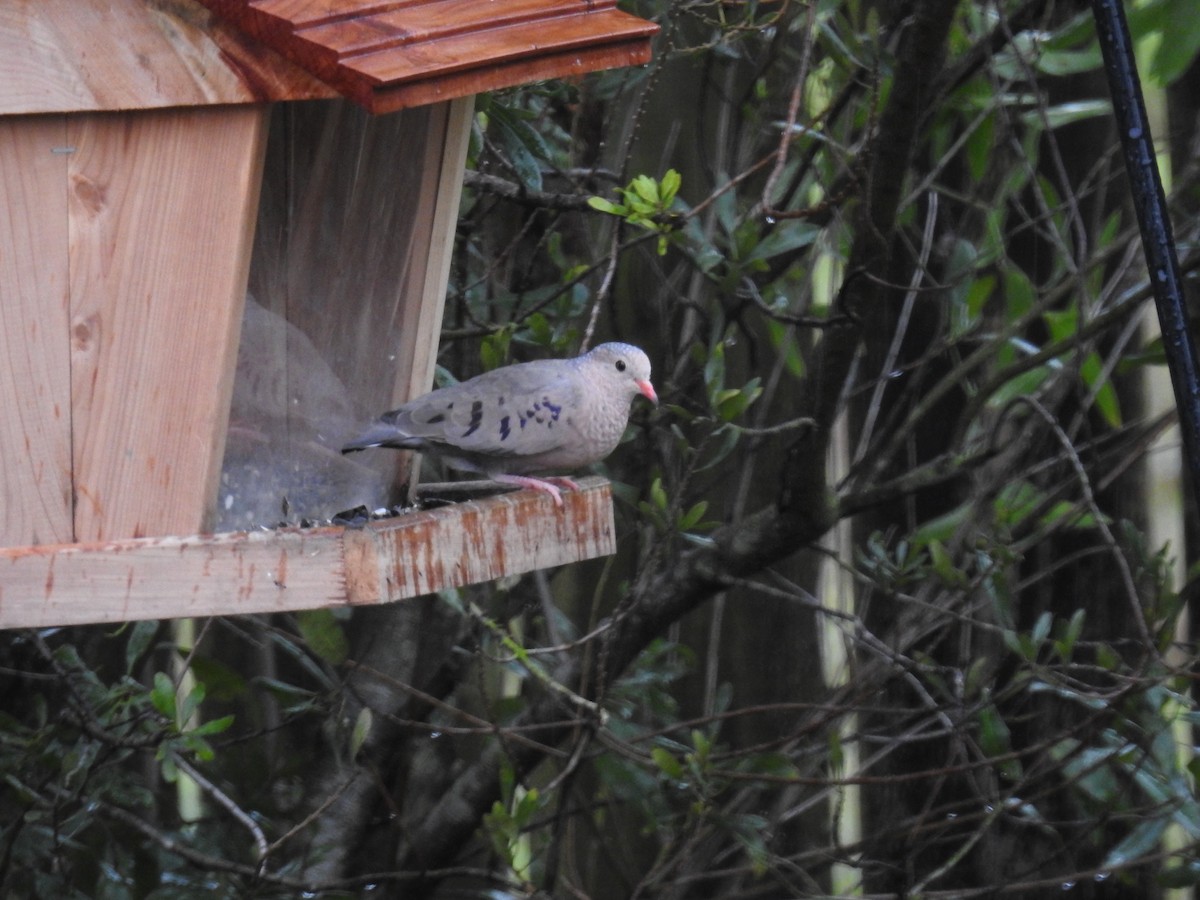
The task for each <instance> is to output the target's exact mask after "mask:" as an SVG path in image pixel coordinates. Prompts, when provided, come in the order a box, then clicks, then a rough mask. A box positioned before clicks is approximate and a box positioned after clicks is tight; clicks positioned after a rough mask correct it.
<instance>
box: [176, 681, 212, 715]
mask: <svg viewBox="0 0 1200 900" xmlns="http://www.w3.org/2000/svg"><path fill="white" fill-rule="evenodd" d="M205 693H206V690H205V687H204V683H203V682H200V681H198V682H196V685H195V687H193V688H192V689H191V690H190V691H188V695H187V696H186V697H184V698H183V705H182V706H180V707H179V720H178V721H179V724H180V725H186V724H187V722H188V721H189V720H190V719H191V718H192V716H193V715H195V714H196V710H197V709H199V708H200V704H201V703H203V702H204V695H205Z"/></svg>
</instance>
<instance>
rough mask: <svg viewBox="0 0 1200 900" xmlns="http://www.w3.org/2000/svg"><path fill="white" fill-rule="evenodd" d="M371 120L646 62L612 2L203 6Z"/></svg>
mask: <svg viewBox="0 0 1200 900" xmlns="http://www.w3.org/2000/svg"><path fill="white" fill-rule="evenodd" d="M201 2H203V3H204V5H205V6H207V7H209V8H210V9H212V10H213V11H214V12H216V13H217V14H218V15H220V16H222V17H223V18H225V19H227V20H228V21H230V22H233V23H234V24H236V25H237V26H238V27H239V28H241V29H242V30H244V31H245V32H246V33H247V34H249V35H252V36H253V37H254V38H255V39H256V40H258V41H261V42H262V43H263V44H264V45H265V46H267V47H270V48H271V49H273V50H275V51H277V52H278V53H280V54H281V55H282V56H285V57H287V58H288V59H289V60H291V61H292V62H294V63H296V64H297V65H298V66H300V67H301V68H303V69H304V70H306V71H308V72H311V73H312V74H314V75H316V76H317V77H318V78H320V79H321V80H322V81H324V82H326V83H327V84H330V85H332V86H334V87H335V88H337V90H338V91H340V92H341V93H342V94H344V95H345V96H347V97H349V98H350V99H352V100H354V101H355V102H357V103H359V104H361V105H362V106H365V107H366V108H367V109H369V110H371V111H372V112H376V113H379V112H390V111H392V110H395V109H400V108H402V107H407V106H414V105H419V104H423V103H432V102H434V101H437V100H449V99H451V98H453V97H460V96H464V95H466V94H475V93H479V92H480V91H483V90H493V89H495V88H500V87H509V86H512V85H515V84H525V83H528V82H530V81H540V80H543V79H546V78H561V77H566V76H572V75H582V74H584V73H585V72H591V71H594V70H596V69H606V68H611V67H613V66H628V65H635V64H639V63H644V62H647V61H648V60H649V58H650V38H651V37H652V36H653V35H654V34H655V32H657V31H658V26H656V25H654V24H652V23H650V22H647V21H645V20H644V19H639V18H637V17H636V16H631V15H629V14H627V13H624V12H621V11H620V10H618V9H617V8H616V0H510V2H502V0H390V2H381V0H326V2H321V3H313V2H304V0H201Z"/></svg>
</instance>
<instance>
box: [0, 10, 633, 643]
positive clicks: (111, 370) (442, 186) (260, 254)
mask: <svg viewBox="0 0 1200 900" xmlns="http://www.w3.org/2000/svg"><path fill="white" fill-rule="evenodd" d="M655 30H656V27H655V26H654V25H652V24H650V23H648V22H645V21H643V20H641V19H638V18H636V17H634V16H630V15H627V14H625V13H623V12H620V11H618V10H617V9H616V8H615V5H614V3H613V2H611V0H609V2H604V0H427V2H422V3H413V2H411V0H390V2H383V0H379V2H368V0H322V2H319V3H317V2H310V3H305V2H300V0H203V2H202V3H201V2H195V0H38V2H37V3H16V4H3V5H2V6H0V74H2V77H0V408H3V409H4V411H5V415H4V416H3V417H2V418H0V454H2V458H3V459H4V466H3V469H2V470H0V502H2V504H3V516H2V517H0V627H17V626H22V627H25V626H38V627H41V626H50V625H71V624H81V623H87V622H108V621H121V620H128V619H148V618H172V617H182V616H201V615H225V614H235V613H251V612H273V611H281V610H290V609H305V608H314V607H320V606H331V605H339V604H341V605H354V604H370V603H379V602H387V601H392V600H398V599H402V598H404V597H409V596H415V595H418V594H422V593H428V592H430V591H435V590H439V589H441V588H446V587H453V586H459V585H463V584H467V583H470V582H473V581H482V580H488V579H492V578H497V577H500V576H503V575H510V574H516V573H519V572H523V571H529V570H531V569H535V568H542V567H546V566H552V565H559V564H563V563H567V562H572V561H577V560H581V559H587V558H590V557H595V556H599V555H604V554H608V553H611V552H613V540H614V536H613V522H612V502H611V495H610V493H609V490H608V486H607V484H606V483H605V482H603V480H601V479H595V478H593V479H588V480H586V481H585V482H584V485H583V490H581V491H579V492H575V493H571V494H567V495H565V496H564V500H565V503H564V506H563V508H562V509H561V510H560V509H558V508H556V507H555V506H554V504H553V502H552V501H551V500H550V499H549V498H548V497H545V496H544V495H537V494H533V493H530V492H519V493H516V494H504V495H500V496H495V497H491V498H487V499H482V500H475V501H469V502H464V503H458V504H454V505H453V506H448V507H444V508H441V509H436V510H429V511H422V512H416V513H412V514H409V515H402V516H398V517H395V518H391V519H386V520H380V521H375V522H371V523H369V524H366V525H363V526H360V527H352V528H347V527H338V526H325V527H309V528H275V527H269V528H268V527H262V526H263V525H266V524H270V523H271V522H277V521H278V520H279V519H280V518H287V517H288V514H289V510H287V509H286V508H280V507H286V506H288V505H291V504H293V503H295V502H296V499H297V498H302V499H303V501H304V502H310V501H311V502H312V503H314V504H322V503H324V504H326V505H331V504H332V505H334V506H336V504H338V503H341V502H344V503H346V504H347V505H353V504H354V503H356V502H371V497H369V496H358V494H377V493H380V492H383V491H386V489H387V486H388V485H389V484H390V483H391V482H392V481H393V480H394V479H395V477H397V473H396V471H395V470H394V468H395V465H396V458H395V457H392V458H390V459H388V460H386V461H385V460H384V456H385V455H384V454H376V461H375V465H378V466H381V467H382V466H389V467H390V468H376V469H368V468H366V467H365V466H364V465H363V464H362V463H361V462H358V461H355V462H346V461H344V460H343V459H342V458H341V457H340V455H339V454H337V452H336V444H337V439H338V438H339V436H341V435H340V434H339V429H341V428H343V426H344V428H345V429H347V430H348V429H349V428H350V427H351V426H352V424H354V423H357V424H359V425H361V424H362V422H363V421H365V420H366V418H367V417H368V415H369V414H371V413H376V412H378V411H379V410H381V409H385V408H389V407H390V406H394V405H397V404H399V403H401V402H403V401H405V400H406V399H408V398H409V397H411V396H413V395H415V394H417V393H420V392H422V391H425V390H427V389H428V388H429V387H430V385H431V382H432V376H433V368H434V362H435V358H436V352H437V342H438V335H439V331H440V327H441V319H442V303H443V298H444V295H445V290H446V284H447V280H448V272H449V263H450V255H451V250H452V246H453V234H454V226H455V221H456V216H457V210H458V202H459V196H460V190H461V185H462V173H463V167H464V160H465V158H466V147H467V141H468V136H469V132H470V126H471V119H472V112H473V95H474V94H475V93H478V92H480V91H484V90H492V89H497V88H502V87H507V86H512V85H516V84H521V83H525V82H530V81H535V80H540V79H545V78H551V77H561V76H568V75H577V74H583V73H585V72H588V71H593V70H596V69H602V68H608V67H612V66H619V65H631V64H638V63H643V62H645V61H647V59H648V58H649V50H650V47H649V42H650V38H651V37H652V35H653V33H654V32H655ZM347 98H348V99H347ZM385 114H386V115H385ZM347 466H352V467H353V468H346V467H347ZM314 473H316V474H314ZM320 473H327V474H328V473H332V474H331V475H328V477H325V478H324V479H322V477H321V476H320ZM314 481H315V482H317V483H316V484H311V483H310V482H314ZM247 498H251V499H250V500H249V501H248V500H247Z"/></svg>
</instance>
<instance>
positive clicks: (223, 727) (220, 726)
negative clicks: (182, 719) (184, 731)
mask: <svg viewBox="0 0 1200 900" xmlns="http://www.w3.org/2000/svg"><path fill="white" fill-rule="evenodd" d="M233 719H234V717H233V716H232V715H229V716H221V718H219V719H210V720H209V721H207V722H201V723H200V724H199V725H197V726H196V727H195V728H193V729H191V730H190V731H189V732H188V734H189V735H194V736H197V737H207V736H208V735H212V734H220V733H221V732H223V731H228V730H229V727H230V726H231V725H232V724H233Z"/></svg>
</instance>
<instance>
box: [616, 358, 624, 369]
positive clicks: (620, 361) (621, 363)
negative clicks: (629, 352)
mask: <svg viewBox="0 0 1200 900" xmlns="http://www.w3.org/2000/svg"><path fill="white" fill-rule="evenodd" d="M617 371H618V372H624V371H625V360H623V359H618V360H617Z"/></svg>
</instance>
